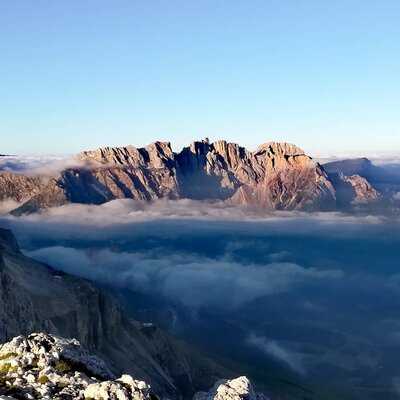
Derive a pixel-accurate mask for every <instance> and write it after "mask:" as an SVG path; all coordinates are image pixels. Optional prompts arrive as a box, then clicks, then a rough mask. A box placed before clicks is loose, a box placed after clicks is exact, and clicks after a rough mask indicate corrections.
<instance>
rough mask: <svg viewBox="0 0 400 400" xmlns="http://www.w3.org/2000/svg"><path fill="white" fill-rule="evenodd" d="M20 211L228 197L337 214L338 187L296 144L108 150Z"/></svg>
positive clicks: (86, 158) (90, 156)
mask: <svg viewBox="0 0 400 400" xmlns="http://www.w3.org/2000/svg"><path fill="white" fill-rule="evenodd" d="M78 158H79V160H80V161H81V162H82V163H84V164H85V167H81V168H73V169H66V170H65V171H63V172H62V173H61V175H60V176H58V177H55V178H54V179H52V180H50V181H49V183H48V184H47V185H46V186H45V187H44V188H42V190H40V192H39V193H38V194H34V195H33V196H31V198H30V199H29V200H28V201H27V202H26V203H25V204H24V205H23V206H22V207H21V208H19V209H18V210H17V211H16V213H17V214H21V213H25V212H33V211H36V210H39V209H41V208H46V207H51V206H57V205H62V204H66V203H69V202H74V203H88V204H101V203H104V202H107V201H110V200H112V199H119V198H131V199H135V200H142V201H150V200H154V199H159V198H164V197H167V198H171V199H179V198H189V199H198V200H223V201H228V202H230V203H233V204H240V205H251V206H258V207H265V208H272V209H289V210H292V209H325V208H326V209H331V208H333V207H334V206H335V188H334V187H333V185H332V183H331V182H330V180H329V179H328V176H327V175H326V173H325V171H324V169H323V168H322V167H321V166H320V165H319V164H318V163H316V162H314V161H313V160H312V159H311V157H309V156H307V155H306V154H305V153H304V151H302V150H301V149H300V148H298V147H297V146H294V145H291V144H287V143H275V142H271V143H266V144H263V145H261V146H260V147H259V148H258V149H257V150H256V151H255V152H249V151H247V150H246V149H244V148H243V147H240V146H239V145H237V144H234V143H228V142H226V141H217V142H215V143H209V142H208V140H205V141H201V142H194V143H192V144H191V145H190V146H189V147H186V148H184V149H183V150H182V151H181V152H180V153H174V152H173V151H172V149H171V146H170V144H169V143H163V142H156V143H153V144H151V145H149V146H147V147H146V148H139V149H137V148H135V147H133V146H128V147H122V148H109V147H108V148H103V149H99V150H95V151H87V152H83V153H81V154H80V155H79V156H78Z"/></svg>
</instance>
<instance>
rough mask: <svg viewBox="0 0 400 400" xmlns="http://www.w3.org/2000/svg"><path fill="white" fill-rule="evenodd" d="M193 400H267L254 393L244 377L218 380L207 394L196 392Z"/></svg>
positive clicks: (267, 399)
mask: <svg viewBox="0 0 400 400" xmlns="http://www.w3.org/2000/svg"><path fill="white" fill-rule="evenodd" d="M193 400H269V398H268V397H266V396H265V395H264V394H261V393H256V392H255V390H254V387H253V385H252V384H251V382H250V381H249V379H248V378H247V377H245V376H240V377H239V378H236V379H231V380H220V381H218V382H217V383H216V384H215V385H214V387H213V388H212V389H211V390H210V391H209V392H198V393H196V394H195V396H194V397H193Z"/></svg>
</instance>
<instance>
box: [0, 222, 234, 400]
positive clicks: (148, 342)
mask: <svg viewBox="0 0 400 400" xmlns="http://www.w3.org/2000/svg"><path fill="white" fill-rule="evenodd" d="M37 331H40V332H47V333H50V334H54V335H58V336H63V337H70V338H72V337H73V338H76V339H78V340H79V342H80V343H82V344H83V345H84V346H85V347H86V348H87V349H89V350H90V351H91V352H94V353H95V354H98V355H99V356H101V357H102V358H104V359H106V360H107V361H108V362H109V364H110V369H111V372H112V373H113V374H115V375H120V374H121V373H122V372H125V373H128V374H131V375H132V376H135V377H136V379H140V380H144V381H146V382H149V383H150V384H151V385H152V387H153V388H154V389H155V390H156V391H157V392H158V393H160V395H163V396H168V397H170V398H177V397H179V396H182V395H184V396H186V397H187V396H190V395H191V394H193V393H194V392H195V391H197V390H199V389H200V388H202V387H205V386H207V385H211V384H212V383H213V382H214V381H215V380H216V379H218V378H220V377H221V376H226V374H227V372H226V370H225V369H223V368H221V367H219V366H218V365H216V364H215V363H214V362H212V361H211V360H209V359H208V358H206V357H203V356H201V355H200V354H199V353H197V352H196V351H194V350H192V349H191V348H189V347H188V346H187V345H185V344H183V343H180V342H177V341H175V340H174V339H173V338H171V337H170V336H169V335H167V334H166V333H164V332H163V331H161V330H160V329H158V328H157V327H156V326H153V325H152V327H151V328H148V327H147V325H146V324H143V323H141V322H138V321H134V320H132V319H129V318H127V317H125V315H124V313H123V312H122V310H121V308H120V307H119V305H118V304H117V303H116V302H115V301H114V300H113V299H112V298H111V297H110V296H108V295H107V294H105V293H103V292H102V291H100V290H98V289H97V288H95V287H94V286H93V285H92V284H91V283H89V282H88V281H86V280H83V279H79V278H75V277H72V276H69V275H66V274H64V273H61V272H57V271H55V270H53V269H51V268H50V267H48V266H46V265H43V264H41V263H38V262H36V261H34V260H32V259H29V258H28V257H26V256H24V255H23V254H22V253H21V252H20V250H19V248H18V244H17V242H16V240H15V238H14V236H13V235H12V233H11V232H10V231H7V230H4V229H0V342H4V341H7V340H9V339H11V338H12V337H14V336H18V335H26V334H29V333H31V332H37Z"/></svg>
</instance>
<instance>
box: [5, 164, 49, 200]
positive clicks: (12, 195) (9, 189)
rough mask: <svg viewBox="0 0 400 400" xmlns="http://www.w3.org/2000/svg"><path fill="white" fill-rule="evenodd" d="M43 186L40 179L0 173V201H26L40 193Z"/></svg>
mask: <svg viewBox="0 0 400 400" xmlns="http://www.w3.org/2000/svg"><path fill="white" fill-rule="evenodd" d="M44 186H45V184H44V181H43V180H42V179H41V178H38V177H29V176H24V175H20V174H14V173H12V172H7V171H0V201H2V200H14V201H16V202H24V201H27V200H28V199H30V198H31V197H33V196H35V195H37V194H38V193H40V192H41V191H42V190H43V188H44Z"/></svg>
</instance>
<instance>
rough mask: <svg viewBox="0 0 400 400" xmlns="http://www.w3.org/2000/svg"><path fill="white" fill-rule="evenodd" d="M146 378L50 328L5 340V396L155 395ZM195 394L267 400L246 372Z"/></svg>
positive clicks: (103, 399)
mask: <svg viewBox="0 0 400 400" xmlns="http://www.w3.org/2000/svg"><path fill="white" fill-rule="evenodd" d="M160 398H161V396H158V395H157V394H155V393H153V390H152V388H151V387H150V385H148V384H147V383H146V382H143V381H141V380H136V379H134V378H133V377H132V376H130V375H122V376H121V377H120V378H116V377H115V376H114V375H113V374H112V372H111V371H110V369H109V368H108V367H107V365H106V363H105V362H104V361H103V360H101V359H100V358H98V357H96V356H93V355H91V354H89V352H88V351H87V350H86V349H84V348H83V347H82V346H81V345H80V343H79V342H78V341H77V340H75V339H63V338H60V337H56V336H52V335H48V334H45V333H33V334H31V335H29V336H18V337H15V338H14V339H12V340H11V341H10V342H8V343H5V344H3V345H0V399H15V400H17V399H27V400H32V399H46V400H51V399H53V400H84V399H86V400H88V399H90V400H130V399H134V400H155V399H160ZM193 399H194V400H214V399H215V400H267V398H266V397H265V396H264V395H261V394H257V393H256V392H255V391H254V388H253V387H252V385H251V383H250V382H249V380H248V379H247V378H246V377H240V378H237V379H233V380H221V381H219V382H217V383H216V384H215V386H214V387H213V388H212V389H211V390H210V391H209V392H198V393H196V394H195V395H194V398H193Z"/></svg>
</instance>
